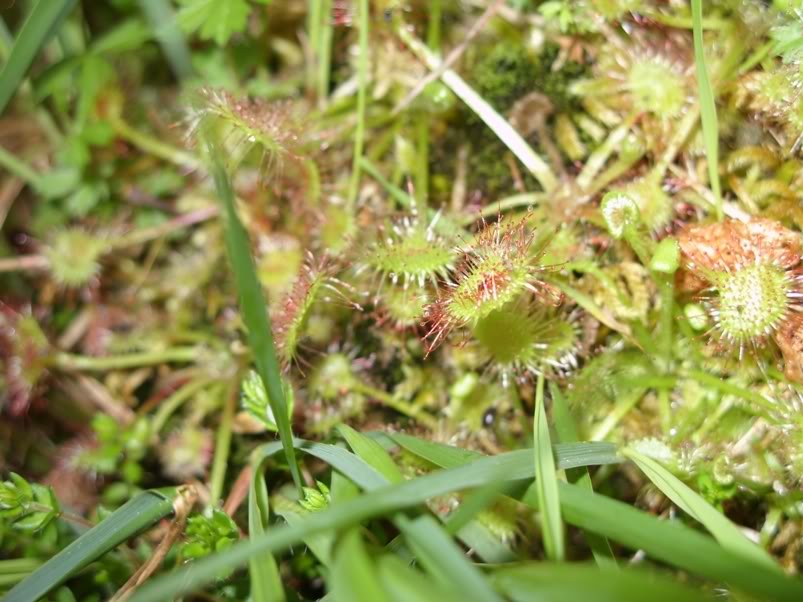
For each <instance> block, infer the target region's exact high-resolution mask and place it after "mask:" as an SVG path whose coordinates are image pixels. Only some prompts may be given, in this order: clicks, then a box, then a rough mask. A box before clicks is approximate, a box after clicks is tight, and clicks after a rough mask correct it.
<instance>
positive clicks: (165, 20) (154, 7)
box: [139, 0, 193, 80]
mask: <svg viewBox="0 0 803 602" xmlns="http://www.w3.org/2000/svg"><path fill="white" fill-rule="evenodd" d="M139 4H140V6H141V7H142V12H144V13H145V16H146V17H147V18H148V22H149V23H150V25H151V27H153V31H154V35H155V36H156V39H157V40H159V45H160V46H161V47H162V50H163V51H164V53H165V57H167V61H168V62H169V63H170V68H171V69H172V70H173V73H174V74H175V76H176V77H177V78H178V79H179V80H182V79H187V78H189V77H191V76H192V74H193V68H192V56H191V54H190V48H189V46H188V45H187V40H186V39H185V38H184V32H182V31H181V27H179V24H178V20H177V19H176V12H175V11H174V10H173V7H172V6H171V3H170V2H169V1H168V0H139Z"/></svg>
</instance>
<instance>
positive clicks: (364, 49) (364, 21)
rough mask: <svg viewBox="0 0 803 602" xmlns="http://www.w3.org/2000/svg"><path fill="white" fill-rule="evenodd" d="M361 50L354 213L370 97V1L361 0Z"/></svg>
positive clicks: (351, 208) (351, 184)
mask: <svg viewBox="0 0 803 602" xmlns="http://www.w3.org/2000/svg"><path fill="white" fill-rule="evenodd" d="M359 14H360V17H359V24H358V29H359V48H360V56H359V58H358V61H357V128H356V130H355V131H354V159H353V161H352V166H351V180H350V182H349V191H348V197H347V201H348V210H349V213H351V214H353V213H354V205H355V204H356V202H357V196H358V195H359V193H360V175H361V168H360V165H361V162H360V159H362V153H363V145H364V143H365V106H366V99H367V96H368V51H369V49H368V0H359Z"/></svg>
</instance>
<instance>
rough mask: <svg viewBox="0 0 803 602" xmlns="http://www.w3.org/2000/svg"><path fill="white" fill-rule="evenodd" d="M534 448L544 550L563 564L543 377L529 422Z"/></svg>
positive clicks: (539, 382) (540, 378)
mask: <svg viewBox="0 0 803 602" xmlns="http://www.w3.org/2000/svg"><path fill="white" fill-rule="evenodd" d="M533 441H534V445H535V487H536V491H537V493H538V507H539V508H540V511H541V512H540V514H541V529H542V530H543V535H544V549H545V551H546V555H547V558H549V559H550V560H563V558H564V556H565V555H566V546H565V543H564V540H563V521H562V520H561V517H560V496H559V495H558V473H557V471H556V470H555V458H554V456H553V455H552V441H551V439H550V436H549V424H547V421H546V410H545V409H544V375H543V374H539V375H538V383H537V385H536V390H535V417H534V420H533Z"/></svg>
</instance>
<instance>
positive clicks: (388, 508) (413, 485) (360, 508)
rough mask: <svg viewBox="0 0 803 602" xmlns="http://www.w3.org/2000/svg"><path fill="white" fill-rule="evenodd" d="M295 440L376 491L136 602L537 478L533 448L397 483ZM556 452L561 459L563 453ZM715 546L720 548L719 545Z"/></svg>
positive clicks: (185, 573)
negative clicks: (321, 540) (380, 520)
mask: <svg viewBox="0 0 803 602" xmlns="http://www.w3.org/2000/svg"><path fill="white" fill-rule="evenodd" d="M295 444H296V445H297V446H298V447H299V450H300V451H303V452H305V453H308V454H310V455H313V456H315V457H317V458H319V459H321V460H324V461H325V462H327V463H329V464H330V465H331V466H332V468H334V469H335V470H337V471H339V472H341V473H343V474H344V475H348V477H349V478H350V479H352V480H353V481H354V482H355V483H356V484H357V485H359V486H360V487H362V488H363V489H367V490H370V489H375V491H371V492H370V493H368V494H364V495H361V496H359V497H357V498H355V499H353V500H350V501H348V502H343V503H337V504H332V506H330V508H329V509H328V510H326V511H323V512H318V513H313V514H309V515H307V516H305V520H304V521H303V522H302V523H301V524H299V525H291V526H285V527H277V528H275V529H272V530H271V533H270V536H269V537H260V538H254V539H252V540H249V541H245V542H240V543H236V544H234V545H233V546H232V547H231V548H229V549H227V550H225V551H224V552H221V553H219V554H216V555H214V556H210V557H207V558H204V559H201V560H199V561H197V562H194V563H193V564H192V566H189V567H184V568H182V569H179V570H177V571H174V572H173V573H171V574H169V575H166V576H164V577H161V578H159V579H154V580H153V581H152V582H150V583H148V584H146V585H145V586H143V587H142V589H141V590H140V591H139V592H137V593H135V594H134V597H133V598H132V600H133V601H135V602H143V601H146V600H147V601H151V602H161V601H162V600H170V599H172V598H173V597H175V596H177V595H179V594H180V593H182V592H187V591H192V590H194V589H196V588H198V587H200V586H202V585H204V584H206V583H209V582H210V581H213V580H214V576H215V575H217V574H219V573H220V572H223V571H227V570H231V569H234V568H236V567H238V566H242V565H243V564H245V563H246V562H247V561H248V559H249V558H250V557H251V556H252V555H254V554H259V553H261V552H267V551H270V552H277V551H280V550H284V549H285V548H287V547H288V546H291V545H293V544H296V543H298V542H300V541H303V540H304V538H306V537H309V536H310V535H314V534H316V533H321V532H323V531H329V530H333V529H341V528H344V527H348V526H351V525H355V524H358V523H360V522H361V521H363V520H366V519H369V518H373V517H376V516H388V515H391V514H392V513H394V512H396V511H397V510H401V509H404V508H411V507H415V506H418V505H419V504H422V503H424V502H426V501H427V500H429V499H431V498H434V497H438V496H441V495H446V494H449V493H452V492H454V491H463V490H467V489H473V488H476V487H482V486H484V485H487V484H489V483H494V482H499V481H500V476H502V478H504V479H508V480H510V481H519V480H529V479H532V478H533V477H534V466H533V461H532V454H533V452H532V450H521V451H515V452H510V453H506V454H500V455H498V456H483V457H480V458H479V459H477V460H475V461H473V462H470V463H466V462H464V463H463V465H462V466H458V467H456V468H453V469H451V470H440V471H436V472H433V473H430V474H427V475H424V476H422V477H419V478H417V479H413V480H410V481H404V482H403V483H399V484H397V485H387V483H386V482H385V479H384V478H383V477H382V476H381V475H379V474H378V473H377V472H376V471H375V470H373V469H372V468H371V467H370V466H368V465H367V464H365V463H364V462H363V461H362V460H360V459H359V458H357V456H355V455H354V454H350V453H349V452H347V451H346V450H344V449H341V448H338V447H335V446H333V445H325V444H322V443H313V442H308V441H303V440H300V439H296V440H295ZM607 447H612V446H610V445H609V446H607ZM280 449H281V448H280V447H279V446H278V445H277V444H276V443H272V444H269V445H265V446H263V448H262V449H260V450H259V452H258V457H266V456H267V455H270V454H275V453H277V452H279V451H280ZM606 449H607V448H606ZM557 455H558V457H560V453H558V454H557ZM611 456H612V454H611V453H610V451H606V452H605V453H604V454H601V455H600V456H593V455H588V457H589V458H591V459H592V460H594V461H595V463H596V461H597V460H600V459H602V458H604V459H610V458H611ZM613 457H614V460H613V461H615V462H618V461H619V459H618V458H616V456H615V455H613ZM636 512H637V511H636ZM653 520H655V519H653ZM703 539H704V540H705V538H703ZM715 547H717V549H719V548H718V546H715Z"/></svg>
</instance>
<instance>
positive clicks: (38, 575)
mask: <svg viewBox="0 0 803 602" xmlns="http://www.w3.org/2000/svg"><path fill="white" fill-rule="evenodd" d="M174 498H175V493H174V492H171V491H167V490H153V491H144V492H142V493H140V494H139V495H138V496H136V497H135V498H134V499H132V500H130V501H129V502H127V503H126V504H124V505H123V506H121V507H120V508H118V509H117V510H115V511H114V512H113V513H112V514H111V515H110V516H108V517H107V518H106V519H105V520H103V521H102V522H101V523H100V524H98V525H97V526H95V527H93V528H92V529H90V530H89V531H87V532H86V533H84V534H83V535H81V536H80V537H79V538H78V539H76V540H75V541H74V542H72V543H71V544H70V545H68V546H67V547H66V548H64V549H62V550H61V552H59V553H58V554H56V555H55V556H53V557H52V558H51V559H50V560H48V561H47V562H46V563H45V564H43V565H42V566H41V567H39V568H38V569H36V570H35V571H34V572H33V573H31V574H30V575H29V576H28V577H27V578H26V579H25V580H24V581H22V582H20V583H19V584H18V585H17V586H16V587H14V588H13V589H12V590H11V591H10V592H8V593H7V594H6V595H5V597H4V598H3V602H31V600H38V599H39V598H41V597H43V596H46V595H47V594H48V592H50V591H52V590H53V589H54V588H56V587H58V586H59V585H60V584H61V583H64V581H65V580H66V579H68V578H69V577H70V576H71V575H73V574H75V573H76V572H78V571H80V570H81V569H82V568H84V567H85V566H87V565H88V564H89V563H91V562H94V561H95V560H97V559H98V558H100V557H101V556H103V555H104V554H105V553H106V552H108V551H109V550H112V549H113V548H115V547H117V546H118V545H120V544H121V543H123V542H124V541H126V540H128V539H130V538H132V537H133V536H134V535H136V534H137V533H139V532H141V531H143V530H145V529H147V528H148V527H150V526H152V525H154V524H156V523H157V522H159V521H160V520H162V519H163V518H164V517H165V516H169V515H170V514H172V513H173V500H174Z"/></svg>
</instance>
